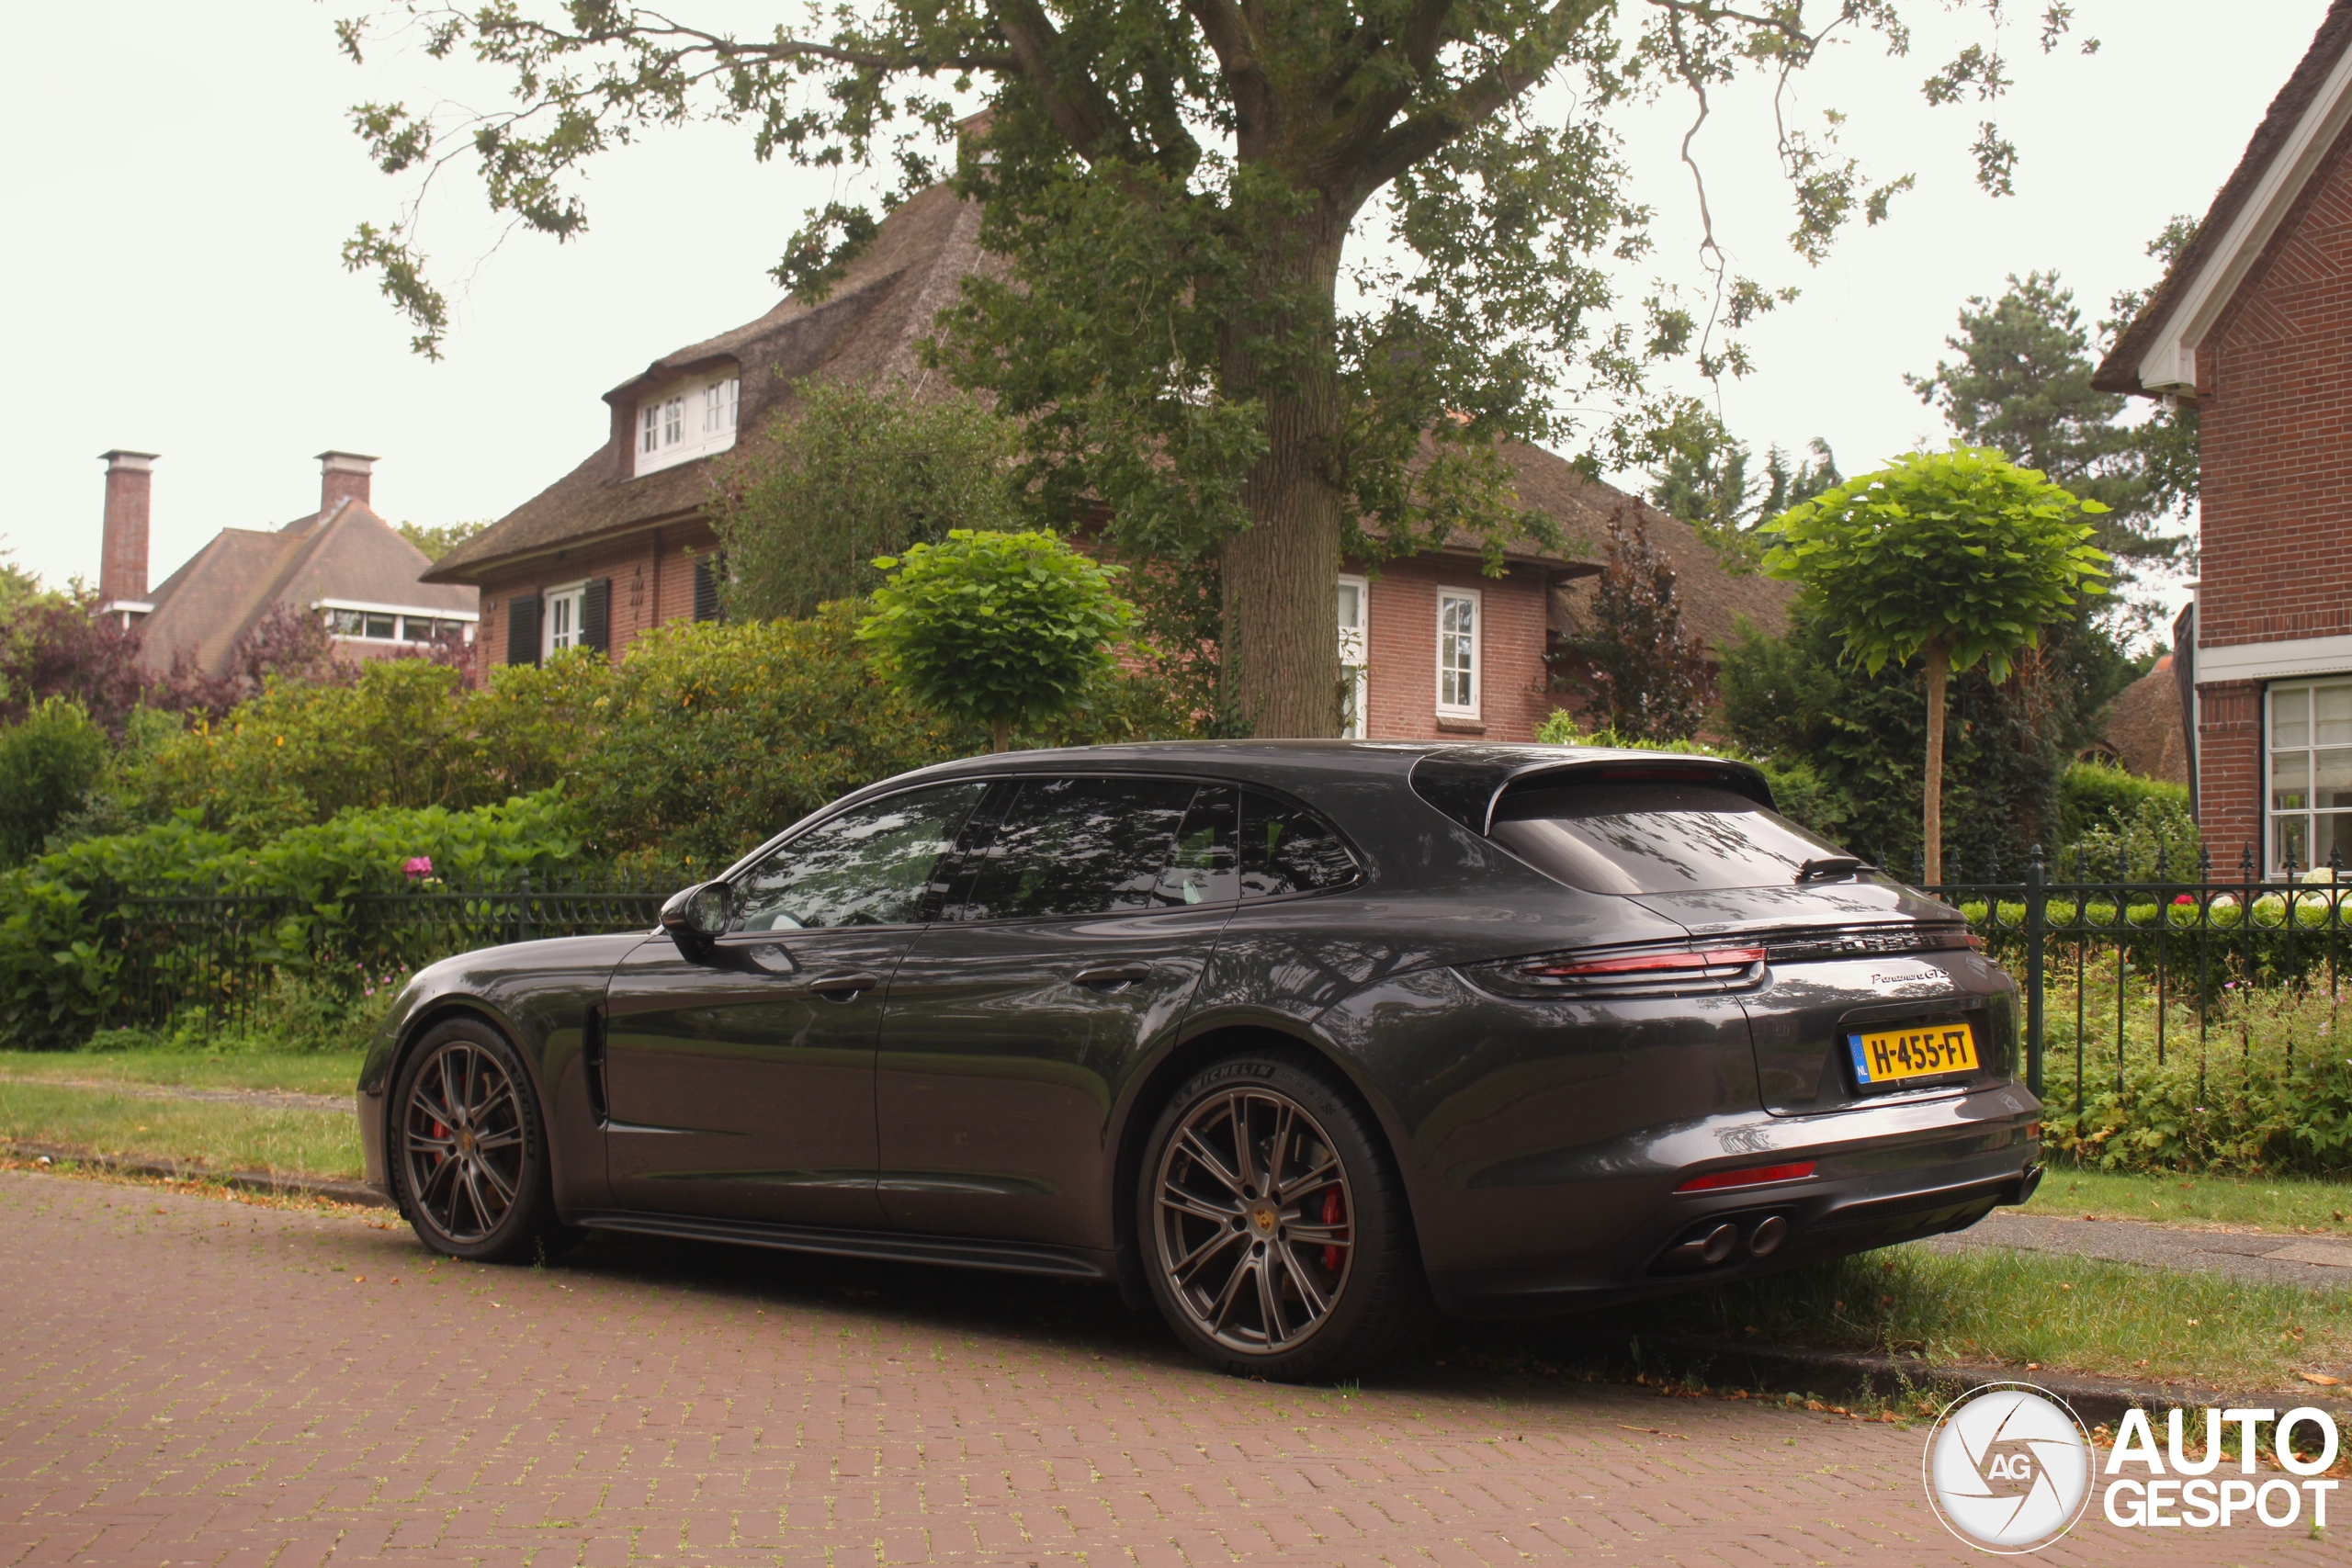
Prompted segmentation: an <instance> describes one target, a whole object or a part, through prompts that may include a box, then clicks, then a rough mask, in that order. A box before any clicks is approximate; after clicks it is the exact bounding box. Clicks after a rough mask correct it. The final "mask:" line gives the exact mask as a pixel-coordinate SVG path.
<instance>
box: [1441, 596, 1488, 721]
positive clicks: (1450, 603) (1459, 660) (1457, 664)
mask: <svg viewBox="0 0 2352 1568" xmlns="http://www.w3.org/2000/svg"><path fill="white" fill-rule="evenodd" d="M1478 609H1479V604H1478V592H1477V591H1476V589H1470V588H1441V589H1439V590H1438V595H1437V711H1438V712H1440V713H1442V714H1447V715H1451V716H1456V717H1463V718H1476V716H1478Z"/></svg>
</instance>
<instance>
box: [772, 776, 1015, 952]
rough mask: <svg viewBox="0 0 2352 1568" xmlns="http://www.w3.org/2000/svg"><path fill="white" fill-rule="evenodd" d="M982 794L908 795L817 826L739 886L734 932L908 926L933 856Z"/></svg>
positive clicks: (966, 790)
mask: <svg viewBox="0 0 2352 1568" xmlns="http://www.w3.org/2000/svg"><path fill="white" fill-rule="evenodd" d="M987 791H988V786H987V785H986V784H978V783H974V784H939V785H936V786H934V787H933V788H931V789H916V790H909V791H907V792H906V793H905V794H903V795H885V796H884V797H883V798H881V799H880V800H870V801H867V802H866V803H865V804H864V805H862V806H854V807H851V808H850V809H849V810H847V811H844V812H842V814H841V815H840V816H838V817H833V818H828V819H827V820H825V821H823V822H820V823H819V824H817V826H815V827H814V828H811V829H809V831H807V832H806V833H803V834H801V835H800V836H799V837H798V838H797V839H795V840H792V841H791V842H790V843H787V844H785V845H782V846H780V847H779V848H777V849H776V850H775V852H773V853H771V854H769V855H768V857H767V858H766V859H764V860H763V861H761V862H760V863H759V864H757V865H755V866H753V867H752V870H751V871H750V873H749V874H746V875H745V876H743V877H742V878H741V880H740V881H739V882H737V884H736V886H735V893H736V901H737V917H736V924H735V929H736V930H738V931H801V930H809V931H816V930H821V929H825V928H829V927H833V926H902V925H910V924H912V923H914V922H915V921H917V920H919V919H922V903H923V896H924V894H925V893H926V892H928V891H929V889H930V887H931V882H932V877H933V873H934V872H935V871H936V870H937V869H938V866H939V862H940V857H941V856H943V855H944V854H945V853H946V852H948V850H949V849H950V848H951V847H952V846H953V845H954V844H955V842H956V834H957V833H958V832H960V831H962V830H963V827H964V819H965V818H967V817H969V816H970V815H971V814H972V808H973V807H975V806H978V804H979V802H980V796H981V795H984V794H986V793H987Z"/></svg>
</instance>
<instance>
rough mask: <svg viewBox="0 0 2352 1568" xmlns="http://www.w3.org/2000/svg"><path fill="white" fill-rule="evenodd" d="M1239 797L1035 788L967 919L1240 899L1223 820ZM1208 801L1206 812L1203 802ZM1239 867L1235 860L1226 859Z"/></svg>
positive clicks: (1127, 782) (1128, 782) (1000, 840)
mask: <svg viewBox="0 0 2352 1568" xmlns="http://www.w3.org/2000/svg"><path fill="white" fill-rule="evenodd" d="M1232 794H1233V792H1232V791H1231V790H1230V789H1227V788H1224V787H1221V786H1218V785H1195V784H1192V783H1190V782H1188V781H1185V780H1181V779H1032V780H1029V781H1026V782H1024V783H1023V784H1022V785H1021V791H1020V794H1019V795H1016V796H1015V797H1014V799H1013V801H1012V807H1010V808H1009V809H1008V810H1007V811H1006V813H1005V816H1004V820H1003V822H1002V824H1001V826H1000V827H999V828H998V829H997V832H996V838H995V840H994V842H992V843H991V844H990V845H989V852H988V854H987V856H986V857H985V858H984V859H983V860H982V861H981V863H980V866H979V870H978V874H976V875H975V877H974V878H973V883H972V889H971V892H970V893H969V894H968V895H967V896H966V898H965V901H964V908H963V911H962V916H961V918H962V919H967V920H1001V919H1023V918H1035V917H1040V916H1051V915H1102V914H1111V913H1114V912H1116V911H1119V910H1123V909H1161V908H1172V907H1176V906H1180V905H1185V904H1196V903H1203V902H1210V901H1216V900H1222V899H1230V898H1231V897H1233V892H1232V890H1231V889H1232V877H1231V874H1230V872H1229V870H1225V869H1223V868H1221V867H1220V865H1219V859H1220V851H1219V847H1218V840H1219V838H1220V837H1221V838H1223V839H1224V840H1225V842H1226V843H1227V844H1228V845H1229V844H1230V842H1231V834H1232V829H1230V828H1229V827H1225V828H1222V829H1220V827H1219V825H1218V821H1217V813H1218V812H1219V811H1223V812H1225V813H1227V819H1228V820H1229V814H1230V811H1231V807H1230V805H1229V804H1220V803H1222V802H1229V801H1230V799H1231V796H1232ZM1198 796H1207V797H1208V799H1207V800H1206V801H1204V803H1203V804H1202V808H1201V810H1200V811H1198V812H1196V811H1195V810H1194V803H1195V799H1196V797H1198ZM1223 859H1224V864H1225V866H1226V867H1229V866H1230V865H1231V858H1230V851H1229V850H1226V851H1225V852H1223Z"/></svg>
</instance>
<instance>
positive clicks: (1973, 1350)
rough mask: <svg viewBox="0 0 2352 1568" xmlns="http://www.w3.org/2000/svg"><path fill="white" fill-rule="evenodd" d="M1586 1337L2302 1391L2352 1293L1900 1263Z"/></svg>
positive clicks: (2072, 1268)
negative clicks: (1675, 1338) (1697, 1340)
mask: <svg viewBox="0 0 2352 1568" xmlns="http://www.w3.org/2000/svg"><path fill="white" fill-rule="evenodd" d="M1577 1333H1578V1337H1583V1338H1592V1337H1599V1336H1601V1335H1606V1336H1607V1337H1611V1338H1620V1339H1623V1340H1630V1339H1632V1338H1633V1337H1635V1336H1638V1335H1652V1334H1658V1335H1697V1336H1705V1337H1713V1338H1719V1339H1733V1340H1741V1339H1752V1340H1755V1341H1757V1342H1758V1343H1759V1344H1783V1345H1815V1346H1824V1347H1828V1348H1838V1349H1852V1350H1869V1351H1876V1352H1879V1353H1882V1354H1891V1355H1896V1356H1904V1357H1916V1358H1917V1359H1918V1360H1919V1362H1920V1364H1921V1367H1922V1370H1923V1371H1927V1370H1932V1369H1934V1368H1935V1367H1937V1366H1938V1365H1941V1364H1949V1363H1951V1362H1957V1361H1978V1362H1983V1361H1991V1362H2000V1363H2004V1364H2007V1365H2009V1366H2013V1367H2019V1368H2022V1367H2026V1366H2030V1365H2036V1364H2038V1365H2039V1366H2041V1367H2044V1368H2064V1369H2065V1370H2067V1371H2075V1372H2088V1373H2098V1374H2104V1375H2107V1376H2112V1377H2124V1378H2140V1379H2151V1378H2154V1379H2181V1378H2195V1379H2197V1380H2199V1382H2218V1383H2220V1384H2221V1385H2222V1386H2223V1387H2224V1388H2230V1389H2259V1388H2290V1387H2300V1388H2304V1389H2306V1390H2308V1389H2309V1388H2310V1386H2311V1385H2310V1384H2309V1383H2308V1382H2305V1381H2304V1380H2303V1377H2302V1374H2304V1373H2306V1372H2312V1373H2317V1374H2320V1375H2323V1376H2342V1375H2344V1374H2345V1372H2346V1363H2347V1361H2352V1291H2306V1290H2301V1289H2298V1288H2296V1287H2293V1286H2288V1285H2263V1284H2255V1283H2252V1282H2249V1281H2245V1280H2233V1279H2230V1278H2228V1277H2226V1276H2222V1275H2215V1274H2197V1273H2188V1272H2181V1273H2165V1274H2163V1275H2161V1276H2159V1277H2157V1278H2154V1279H2152V1278H2151V1271H2150V1270H2149V1269H2143V1268H2137V1267H2134V1266H2132V1265H2130V1264H2122V1263H2107V1262H2101V1261H2098V1260H2095V1259H2091V1258H2061V1257H2052V1256H2051V1255H2050V1254H2048V1253H2031V1252H2013V1251H2010V1250H2008V1249H2007V1248H2001V1247H1971V1248H1968V1249H1966V1250H1964V1251H1958V1252H1939V1251H1934V1250H1931V1249H1929V1248H1928V1247H1917V1246H1912V1247H1892V1248H1888V1249H1886V1250H1884V1251H1881V1252H1870V1253H1863V1254H1861V1255H1860V1256H1859V1257H1854V1258H1841V1259H1839V1260H1838V1261H1836V1262H1834V1263H1826V1264H1816V1265H1814V1266H1811V1267H1808V1268H1804V1269H1791V1270H1790V1271H1789V1272H1787V1273H1784V1274H1773V1275H1768V1276H1766V1277H1764V1278H1762V1279H1758V1280H1744V1281H1740V1282H1737V1283H1734V1284H1729V1285H1723V1286H1718V1287H1715V1288H1713V1289H1712V1290H1705V1291H1694V1292H1690V1293H1688V1294H1685V1295H1679V1296H1669V1297H1666V1298H1664V1299H1662V1300H1657V1301H1650V1302H1644V1303H1640V1304H1639V1305H1637V1306H1634V1307H1630V1308H1624V1309H1619V1310H1615V1311H1611V1312H1608V1313H1601V1314H1593V1315H1592V1316H1591V1317H1589V1318H1585V1319H1581V1320H1578V1330H1577Z"/></svg>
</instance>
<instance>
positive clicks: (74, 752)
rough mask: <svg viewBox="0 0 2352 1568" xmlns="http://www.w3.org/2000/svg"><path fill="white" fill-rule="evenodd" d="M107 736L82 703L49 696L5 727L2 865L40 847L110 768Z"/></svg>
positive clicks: (1, 739)
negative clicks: (100, 776)
mask: <svg viewBox="0 0 2352 1568" xmlns="http://www.w3.org/2000/svg"><path fill="white" fill-rule="evenodd" d="M106 764H107V738H106V735H105V734H104V732H102V731H101V730H100V729H99V728H97V726H96V725H94V724H92V723H91V722H90V716H89V715H88V714H86V713H85V712H83V711H82V708H81V705H79V704H77V703H73V702H69V701H67V700H66V699H65V698H63V697H50V698H47V699H45V700H44V701H43V702H42V703H41V705H40V706H39V707H37V708H35V709H33V711H32V712H31V713H30V714H29V715H28V716H26V718H25V719H24V721H23V722H22V723H19V724H12V725H10V726H9V727H8V728H6V729H0V865H14V864H16V863H17V862H19V861H21V860H23V859H24V858H25V857H26V856H27V855H29V854H31V853H32V852H34V851H35V850H38V849H39V848H40V846H41V843H42V841H43V840H46V839H47V838H48V837H49V835H50V833H51V831H52V830H53V829H55V828H56V827H57V825H58V823H59V822H60V821H61V820H62V819H63V818H64V817H65V815H66V814H67V813H68V812H70V811H73V810H74V808H75V807H79V806H80V805H81V804H82V797H83V796H84V795H85V794H86V793H88V791H89V788H90V786H91V785H92V784H95V783H96V782H97V779H98V775H99V774H100V773H103V772H104V771H105V769H106Z"/></svg>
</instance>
